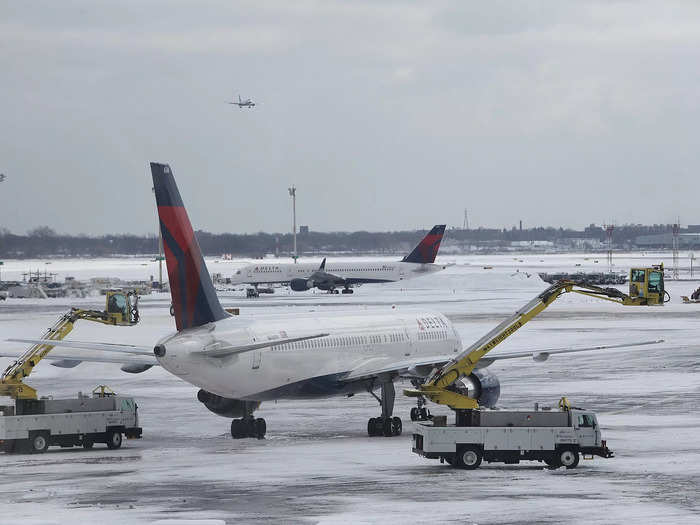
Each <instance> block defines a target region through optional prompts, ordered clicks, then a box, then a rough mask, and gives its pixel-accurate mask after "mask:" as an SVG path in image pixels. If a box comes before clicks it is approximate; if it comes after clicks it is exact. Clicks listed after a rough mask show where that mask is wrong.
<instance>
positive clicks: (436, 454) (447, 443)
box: [413, 399, 613, 469]
mask: <svg viewBox="0 0 700 525" xmlns="http://www.w3.org/2000/svg"><path fill="white" fill-rule="evenodd" d="M560 407H561V409H560V410H558V411H549V410H537V409H535V410H534V411H506V410H483V411H482V410H470V411H465V413H464V414H462V417H461V418H459V419H458V421H457V424H455V425H449V426H447V425H445V424H444V422H445V421H446V417H445V416H442V417H439V416H437V417H435V418H433V422H432V423H420V424H418V425H416V430H415V431H414V433H413V452H415V453H416V454H419V455H421V456H423V457H426V458H433V459H440V462H443V461H446V462H447V463H449V464H450V465H452V466H455V467H460V468H466V469H475V468H477V467H478V466H479V465H480V464H481V462H482V461H487V462H489V463H492V462H501V463H510V464H515V463H520V462H521V461H525V460H530V461H544V462H545V463H546V464H547V465H548V466H550V467H560V466H564V467H566V468H569V469H572V468H576V466H578V463H579V458H580V455H583V456H584V457H589V458H590V459H592V458H593V456H600V457H603V458H611V457H613V453H612V451H611V450H610V449H608V447H607V445H606V443H605V440H603V439H602V438H601V433H600V426H599V425H598V419H597V417H596V415H595V414H594V413H593V412H591V411H588V410H583V409H579V408H571V407H570V406H569V405H568V402H566V400H565V399H562V401H561V402H560ZM466 412H468V414H467V413H466Z"/></svg>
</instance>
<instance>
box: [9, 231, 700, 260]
mask: <svg viewBox="0 0 700 525" xmlns="http://www.w3.org/2000/svg"><path fill="white" fill-rule="evenodd" d="M672 229H673V226H672V225H670V224H654V225H651V226H645V225H642V224H626V225H622V226H616V227H615V230H614V233H613V240H614V242H615V244H633V243H634V240H635V238H636V237H637V236H640V235H650V234H657V233H668V232H671V231H672ZM681 231H688V229H682V230H681ZM425 234H426V231H425V230H423V231H394V232H367V231H357V232H314V231H310V232H308V233H304V234H297V244H298V251H299V253H300V254H307V255H312V254H321V253H327V252H328V253H330V252H336V253H337V252H345V253H379V254H397V253H401V254H404V253H407V252H408V250H410V249H411V248H412V247H413V246H414V245H415V244H416V243H418V241H419V240H420V239H421V238H422V237H423V236H424V235H425ZM196 236H197V239H198V240H199V244H200V246H201V247H202V251H203V252H204V254H205V255H212V256H213V255H221V254H225V253H230V254H232V255H233V256H244V257H262V256H263V255H265V254H268V253H273V254H274V253H279V254H289V253H290V252H291V249H292V235H291V234H289V233H285V234H281V233H280V234H271V233H263V232H260V233H255V234H233V233H221V234H216V233H210V232H205V231H197V232H196ZM446 237H447V238H448V239H451V240H453V241H458V242H461V243H473V244H479V243H483V242H489V243H494V244H503V245H507V244H509V243H510V242H512V241H552V242H557V241H562V240H565V239H571V238H589V239H598V240H600V241H604V240H605V239H606V233H605V230H604V228H602V227H600V226H596V225H594V224H592V225H590V226H588V227H586V228H585V229H583V230H573V229H565V228H552V227H536V228H527V229H522V230H521V229H519V228H516V227H513V228H511V229H505V228H504V229H492V228H479V229H476V230H462V229H450V230H448V231H447V234H446ZM156 253H158V239H157V237H155V236H153V235H146V236H139V235H129V234H122V235H103V236H88V235H66V234H59V233H56V232H55V231H54V230H52V229H51V228H50V227H48V226H41V227H39V228H35V229H33V230H31V231H29V232H27V234H26V235H17V234H14V233H11V232H10V231H8V230H5V229H0V257H4V258H32V257H45V256H64V257H106V256H114V255H152V254H156Z"/></svg>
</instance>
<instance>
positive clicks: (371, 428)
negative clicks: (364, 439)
mask: <svg viewBox="0 0 700 525" xmlns="http://www.w3.org/2000/svg"><path fill="white" fill-rule="evenodd" d="M367 435H368V436H369V437H374V418H373V417H371V418H369V419H368V420H367Z"/></svg>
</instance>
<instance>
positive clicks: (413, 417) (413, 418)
mask: <svg viewBox="0 0 700 525" xmlns="http://www.w3.org/2000/svg"><path fill="white" fill-rule="evenodd" d="M418 415H419V411H418V407H413V408H412V409H411V421H418Z"/></svg>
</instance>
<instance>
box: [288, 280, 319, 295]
mask: <svg viewBox="0 0 700 525" xmlns="http://www.w3.org/2000/svg"><path fill="white" fill-rule="evenodd" d="M289 287H290V288H291V289H292V290H294V291H295V292H304V291H306V290H310V289H311V288H313V287H314V283H313V281H312V280H310V279H292V280H291V281H289Z"/></svg>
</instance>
